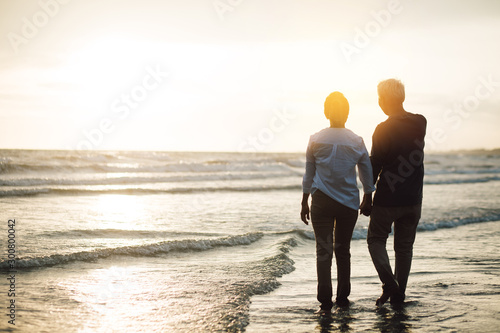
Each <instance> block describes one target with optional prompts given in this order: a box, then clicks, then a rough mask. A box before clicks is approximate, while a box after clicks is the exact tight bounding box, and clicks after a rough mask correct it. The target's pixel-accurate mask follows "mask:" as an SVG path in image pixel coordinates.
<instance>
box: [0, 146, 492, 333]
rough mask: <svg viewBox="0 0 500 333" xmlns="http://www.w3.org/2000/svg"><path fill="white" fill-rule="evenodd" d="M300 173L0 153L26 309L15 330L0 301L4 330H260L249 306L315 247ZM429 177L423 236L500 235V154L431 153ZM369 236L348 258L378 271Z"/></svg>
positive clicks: (358, 234) (277, 167)
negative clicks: (481, 229)
mask: <svg viewBox="0 0 500 333" xmlns="http://www.w3.org/2000/svg"><path fill="white" fill-rule="evenodd" d="M304 163H305V154H303V153H255V154H252V153H205V152H200V153H196V152H136V151H106V152H91V151H41V150H38V151H28V150H1V151H0V186H1V187H0V204H1V207H2V220H3V222H2V225H1V227H0V248H1V249H2V252H1V253H2V257H1V259H0V272H1V273H2V280H5V281H7V280H6V279H5V278H4V276H5V277H6V276H8V271H9V267H8V262H7V257H6V251H5V250H4V249H6V248H7V235H8V231H7V220H9V219H15V221H16V225H15V233H16V255H17V258H16V259H17V260H16V269H17V273H16V286H17V290H18V292H17V293H16V297H15V298H16V304H18V308H17V311H16V326H13V325H9V324H8V323H7V316H6V315H5V314H7V309H6V308H7V306H8V303H7V302H8V301H9V300H8V299H6V298H5V297H4V296H2V298H1V300H0V307H1V309H4V310H1V311H0V312H1V313H0V315H1V316H0V318H1V319H0V331H2V330H4V331H22V332H42V331H44V332H115V331H116V332H125V331H137V332H139V331H144V332H149V331H161V332H167V331H181V332H195V331H244V330H245V329H246V328H247V327H252V326H251V322H250V318H251V317H250V315H249V309H250V304H251V300H252V296H254V295H265V294H268V293H269V292H271V291H273V290H275V289H276V288H278V289H279V287H280V284H281V282H280V281H281V280H280V279H282V278H283V277H284V276H285V275H287V274H289V273H291V272H293V271H294V270H296V269H298V267H297V265H296V261H297V260H293V259H292V258H293V255H294V251H295V253H301V251H302V250H301V249H312V248H314V235H313V232H312V228H311V227H310V226H305V225H304V224H303V223H302V222H301V221H300V217H299V211H300V200H301V182H302V175H303V172H304ZM425 173H426V175H425V181H424V182H425V187H424V204H423V212H422V213H423V214H422V219H421V222H420V225H419V229H418V231H419V234H421V233H424V232H425V234H432V233H436V232H440V230H445V229H449V228H453V229H456V230H459V229H457V228H461V226H464V225H468V224H472V223H475V224H479V223H484V225H489V226H491V225H493V226H495V227H494V228H496V229H497V230H498V226H499V225H500V224H498V223H496V221H499V220H500V204H499V203H500V155H497V154H487V153H483V154H458V153H457V154H427V155H426V157H425ZM486 222H492V223H493V224H492V223H486ZM367 224H368V219H367V218H366V217H360V218H359V220H358V223H357V225H356V229H355V233H354V236H353V239H354V240H355V241H356V240H359V242H355V241H354V242H353V253H354V252H356V253H357V252H360V253H364V256H365V258H364V259H363V260H368V261H369V258H368V257H369V255H368V252H367V251H365V250H366V249H365V247H366V246H365V243H364V242H363V241H362V240H363V239H365V238H366V230H367ZM490 228H491V227H490ZM492 237H493V236H492ZM494 237H496V238H494V239H496V243H499V242H500V235H498V233H497V234H496V236H494ZM418 241H419V236H418V237H417V243H418ZM473 241H474V240H471V242H473ZM434 250H435V249H429V251H430V252H432V251H434ZM363 251H365V252H363ZM471 251H473V250H471ZM474 251H475V250H474ZM477 251H479V249H478V250H477ZM430 252H429V253H430ZM360 256H363V254H361V255H360ZM493 256H494V257H493V259H492V260H493V261H494V267H496V268H498V264H499V262H500V259H498V257H499V255H498V253H497V254H493ZM353 257H354V254H353ZM495 258H497V261H495ZM307 260H309V259H307ZM310 261H314V256H311V257H310ZM299 266H300V265H299ZM370 269H372V271H373V272H372V273H373V274H372V277H371V278H372V280H371V281H378V279H377V277H376V276H375V271H374V269H373V268H372V267H370ZM488 269H489V270H490V269H491V267H490V268H488ZM302 274H308V275H310V276H311V278H312V279H313V280H314V279H315V276H316V275H315V271H310V272H303V273H302ZM428 274H432V269H431V268H429V272H428ZM494 274H498V270H496V271H495V272H494ZM290 276H293V275H290ZM495 276H496V278H497V279H498V275H495ZM5 281H4V282H3V284H0V288H2V290H0V294H2V295H6V292H7V289H8V285H7V282H5ZM410 284H411V276H410ZM498 286H499V284H498V281H497V285H496V288H498ZM492 288H493V287H492ZM303 292H305V291H303V290H297V293H298V294H300V293H303ZM308 292H311V295H313V297H315V295H314V293H315V290H312V291H311V290H308ZM429 292H431V291H429ZM353 293H354V291H353ZM494 295H496V296H495V297H496V298H499V293H498V291H497V293H496V294H494ZM370 296H373V301H374V300H375V299H376V296H378V295H370ZM410 297H411V296H410ZM290 298H291V299H293V293H291V294H290ZM312 310H314V309H312ZM499 310H500V309H499ZM249 324H250V326H249ZM264 326H265V325H264ZM285 326H286V325H285ZM283 331H287V330H285V329H284V330H283ZM289 331H293V329H292V330H289ZM427 331H432V329H430V328H427ZM456 331H460V328H459V327H457V328H456Z"/></svg>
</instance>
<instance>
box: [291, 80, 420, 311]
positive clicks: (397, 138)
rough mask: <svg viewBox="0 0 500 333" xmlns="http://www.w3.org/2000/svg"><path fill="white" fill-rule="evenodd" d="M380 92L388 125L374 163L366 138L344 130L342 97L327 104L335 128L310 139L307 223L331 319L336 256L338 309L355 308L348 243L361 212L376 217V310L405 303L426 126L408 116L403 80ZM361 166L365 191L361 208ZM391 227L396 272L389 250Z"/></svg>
mask: <svg viewBox="0 0 500 333" xmlns="http://www.w3.org/2000/svg"><path fill="white" fill-rule="evenodd" d="M377 90H378V96H379V105H380V108H381V109H382V111H383V112H384V113H385V114H386V115H387V116H389V118H388V119H387V120H386V121H384V122H382V123H380V124H379V125H378V126H377V127H376V129H375V132H374V133H373V139H372V149H371V154H370V156H369V155H368V152H367V150H366V147H365V144H364V142H363V139H362V138H361V137H359V136H358V135H356V134H354V133H353V132H352V131H350V130H348V129H346V128H345V122H346V121H347V117H348V115H349V103H348V101H347V99H346V98H345V97H344V95H342V94H341V93H340V92H334V93H332V94H330V95H329V96H328V97H327V99H326V101H325V116H326V118H327V119H329V121H330V127H328V128H325V129H323V130H321V131H319V132H318V133H316V134H314V135H312V136H311V138H310V140H309V144H308V146H307V152H306V171H305V174H304V179H303V184H302V186H303V198H302V210H301V218H302V221H304V223H305V224H308V220H311V222H312V226H313V229H314V235H315V238H316V268H317V277H318V290H317V297H318V301H319V302H320V303H321V305H320V310H319V311H318V313H320V314H326V313H330V312H331V309H332V308H333V306H334V302H333V301H332V296H333V291H332V280H331V266H332V259H333V254H335V259H336V263H337V293H336V299H335V304H336V305H337V306H338V307H346V306H348V305H349V300H348V296H349V294H350V292H351V283H350V276H351V264H350V243H351V238H352V234H353V230H354V226H355V224H356V221H357V218H358V209H360V212H361V214H363V215H366V216H370V224H369V227H368V236H367V241H368V249H369V252H370V255H371V258H372V261H373V264H374V266H375V268H376V270H377V273H378V275H379V277H380V280H381V281H382V290H383V292H382V295H381V296H380V297H379V298H378V299H377V301H376V304H377V305H383V304H384V303H385V302H387V301H388V300H390V302H391V304H401V303H403V302H404V300H405V290H406V285H407V281H408V275H409V273H410V267H411V261H412V253H413V243H414V241H415V234H416V230H417V224H418V221H419V219H420V212H421V205H422V187H423V176H424V167H423V159H424V153H423V147H424V136H425V131H426V123H427V122H426V119H425V118H424V117H423V116H422V115H418V114H413V113H410V112H407V111H405V109H404V108H403V101H404V99H405V89H404V85H403V84H402V83H401V82H400V81H399V80H395V79H389V80H385V81H382V82H380V83H379V85H378V87H377ZM356 166H357V167H358V171H359V178H360V180H361V183H362V185H363V191H364V196H363V200H362V202H361V205H360V204H359V191H358V187H357V181H356ZM375 183H376V186H377V187H376V191H375V186H374V184H375ZM373 192H375V195H374V197H373V202H372V193H373ZM310 195H311V196H312V202H311V209H309V204H308V199H309V196H310ZM393 224H394V251H395V257H396V263H395V268H394V271H393V270H392V268H391V264H390V261H389V257H388V254H387V250H386V241H387V238H388V235H389V234H390V232H391V228H392V225H393Z"/></svg>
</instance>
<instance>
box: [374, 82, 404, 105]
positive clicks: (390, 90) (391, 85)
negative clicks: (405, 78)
mask: <svg viewBox="0 0 500 333" xmlns="http://www.w3.org/2000/svg"><path fill="white" fill-rule="evenodd" d="M377 92H378V95H379V97H383V98H385V99H388V100H390V101H394V102H400V103H403V102H404V100H405V86H404V84H403V82H401V81H400V80H397V79H387V80H384V81H380V82H379V84H378V86H377Z"/></svg>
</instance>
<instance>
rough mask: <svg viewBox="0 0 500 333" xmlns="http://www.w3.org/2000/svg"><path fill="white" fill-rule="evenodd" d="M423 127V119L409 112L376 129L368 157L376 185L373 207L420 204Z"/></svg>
mask: <svg viewBox="0 0 500 333" xmlns="http://www.w3.org/2000/svg"><path fill="white" fill-rule="evenodd" d="M426 127H427V120H426V119H425V117H424V116H422V115H419V114H413V113H409V112H404V113H402V114H399V115H395V116H391V117H389V118H388V119H387V120H386V121H384V122H382V123H380V124H379V125H378V126H377V128H376V129H375V132H373V139H372V151H371V156H370V160H371V163H372V167H373V179H374V180H375V182H376V183H377V190H376V192H375V197H374V199H373V204H374V205H378V206H411V205H417V204H420V203H422V188H423V181H424V137H425V131H426ZM377 179H378V181H377Z"/></svg>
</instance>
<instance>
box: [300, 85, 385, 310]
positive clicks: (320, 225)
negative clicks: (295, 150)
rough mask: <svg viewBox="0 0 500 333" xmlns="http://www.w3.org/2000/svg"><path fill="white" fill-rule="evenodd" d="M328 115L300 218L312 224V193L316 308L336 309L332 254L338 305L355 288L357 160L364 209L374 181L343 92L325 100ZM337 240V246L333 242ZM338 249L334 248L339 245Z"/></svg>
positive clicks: (312, 152) (313, 148) (309, 161)
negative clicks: (353, 250)
mask: <svg viewBox="0 0 500 333" xmlns="http://www.w3.org/2000/svg"><path fill="white" fill-rule="evenodd" d="M324 112H325V116H326V118H327V119H329V120H330V127H328V128H325V129H323V130H321V131H319V132H318V133H316V134H314V135H312V136H311V138H310V140H309V144H308V146H307V152H306V171H305V174H304V179H303V182H302V187H303V196H302V210H301V212H300V215H301V219H302V221H303V222H304V223H305V224H308V221H307V220H308V219H309V204H308V198H309V194H312V206H311V218H312V226H313V229H314V236H315V238H316V269H317V275H318V296H317V297H318V301H319V302H320V303H321V306H320V310H318V312H317V313H319V314H320V315H325V314H328V313H330V312H331V309H332V307H333V302H332V278H331V267H332V258H333V253H334V252H335V259H336V262H337V297H336V300H335V303H336V304H337V306H340V307H344V306H348V305H349V300H348V298H347V297H348V296H349V294H350V292H351V283H350V277H351V254H350V245H351V238H352V233H353V230H354V226H355V225H356V221H357V219H358V208H359V190H358V187H357V182H356V165H357V166H358V170H359V177H360V179H361V182H362V184H363V190H364V192H365V197H364V200H363V202H364V205H365V207H364V209H370V208H371V199H372V192H373V191H374V190H375V187H374V186H373V178H372V170H371V165H370V158H369V156H368V151H367V150H366V147H365V144H364V142H363V139H362V138H361V137H359V136H358V135H356V134H354V133H353V132H352V131H350V130H348V129H346V128H345V122H346V121H347V117H348V115H349V103H348V102H347V99H346V98H345V97H344V95H343V94H341V93H340V92H337V91H336V92H333V93H331V94H330V95H329V96H328V97H327V98H326V101H325V111H324ZM334 244H335V246H334ZM334 248H335V250H334Z"/></svg>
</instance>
